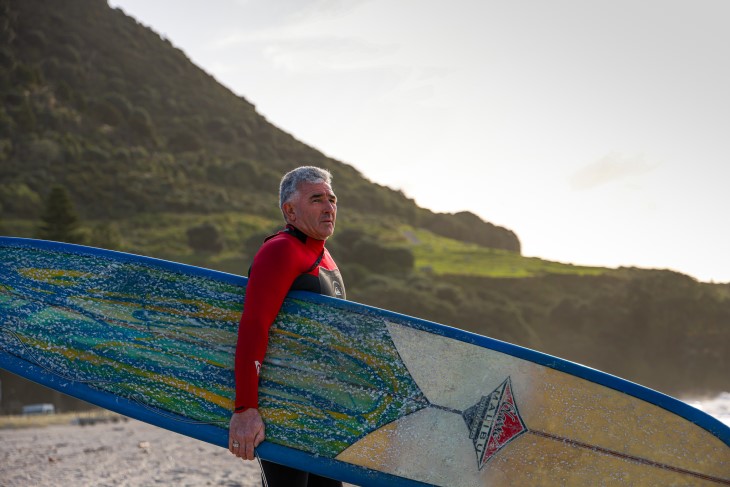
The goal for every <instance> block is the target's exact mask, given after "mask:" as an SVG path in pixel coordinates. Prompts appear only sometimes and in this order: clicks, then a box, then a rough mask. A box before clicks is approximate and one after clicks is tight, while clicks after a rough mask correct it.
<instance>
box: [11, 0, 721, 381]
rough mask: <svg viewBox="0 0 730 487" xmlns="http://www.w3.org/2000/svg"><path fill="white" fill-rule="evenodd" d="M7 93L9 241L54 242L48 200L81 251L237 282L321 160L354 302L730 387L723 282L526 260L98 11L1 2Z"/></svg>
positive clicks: (627, 369)
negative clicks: (295, 175) (286, 128)
mask: <svg viewBox="0 0 730 487" xmlns="http://www.w3.org/2000/svg"><path fill="white" fill-rule="evenodd" d="M0 97H1V98H2V100H3V103H2V107H1V108H0V210H1V211H2V213H1V215H2V217H1V218H0V230H1V231H2V233H4V234H10V235H17V236H39V235H53V234H48V233H41V218H42V217H43V215H46V216H45V218H46V219H49V218H50V219H54V218H57V217H53V216H48V215H53V214H54V211H56V212H57V211H58V208H55V207H53V205H51V208H50V209H49V208H46V205H47V203H48V199H49V195H51V190H52V188H54V187H56V188H57V191H56V193H57V194H61V195H63V194H64V193H65V194H66V195H68V197H69V199H70V201H71V204H72V209H71V210H69V211H75V212H76V216H77V217H78V222H79V228H78V229H77V230H78V231H77V233H76V234H75V235H76V236H78V238H79V239H81V240H82V241H84V242H85V243H88V244H91V245H98V246H103V247H107V248H116V249H120V250H125V251H131V252H135V253H140V254H144V255H151V256H156V257H162V258H166V259H171V260H176V261H181V262H186V263H190V264H195V265H202V266H206V267H212V268H216V269H220V270H225V271H228V272H234V273H238V274H240V273H244V272H245V270H246V269H247V268H248V264H249V261H250V259H251V256H252V254H253V252H255V249H256V248H257V246H258V245H259V244H260V242H261V239H262V238H263V236H264V235H266V234H267V233H269V232H271V231H272V230H273V229H274V228H276V227H277V226H279V225H280V221H281V217H280V214H279V211H278V209H277V208H276V193H277V188H278V180H279V178H280V176H281V175H282V174H283V173H284V172H285V171H287V170H289V169H291V168H293V167H296V166H298V165H301V164H302V163H307V164H314V165H319V166H322V167H326V168H328V169H330V170H331V171H332V173H333V175H334V186H335V190H336V191H337V193H338V197H339V199H340V217H339V219H338V229H337V232H336V234H335V237H334V238H333V239H332V240H331V242H330V244H329V246H330V249H331V251H332V253H333V255H334V256H335V258H336V259H337V260H338V262H339V263H340V264H341V267H342V269H343V274H344V276H345V279H346V281H347V286H348V296H349V297H351V298H352V299H354V300H356V301H360V302H364V303H367V304H371V305H374V306H378V307H382V308H387V309H393V310H395V311H400V312H404V313H408V314H412V315H415V316H419V317H423V318H426V319H431V320H434V321H438V322H441V323H446V324H450V325H453V326H458V327H461V328H465V329H468V330H472V331H476V332H478V333H481V334H485V335H489V336H492V337H495V338H499V339H503V340H507V341H510V342H513V343H517V344H520V345H524V346H528V347H531V348H536V349H539V350H542V351H545V352H548V353H552V354H555V355H559V356H562V357H565V358H568V359H572V360H576V361H579V362H582V363H585V364H587V365H590V366H593V367H596V368H598V369H601V370H605V371H608V372H612V373H616V374H618V375H621V376H623V377H626V378H629V379H632V380H635V381H637V382H640V383H642V384H646V385H649V386H651V387H655V388H657V389H660V390H662V391H665V392H669V393H673V394H679V393H704V392H717V391H720V390H728V388H729V387H730V383H728V380H727V377H726V374H725V373H724V371H726V370H728V369H730V286H728V285H712V284H705V283H699V282H696V281H695V280H693V279H691V278H689V277H687V276H683V275H681V274H677V273H674V272H669V271H658V270H640V269H605V268H599V267H582V266H573V265H570V264H562V263H556V262H549V261H545V260H541V259H538V258H527V257H523V256H521V255H520V242H519V239H518V238H517V236H516V235H515V233H514V232H512V231H511V230H508V229H505V228H501V227H498V226H495V225H492V224H490V223H488V222H484V221H482V220H481V219H479V218H478V217H477V216H475V215H474V214H471V213H468V212H462V213H457V214H454V215H451V214H439V213H434V212H431V211H429V210H427V209H424V208H420V207H418V206H417V205H416V204H415V203H414V202H413V201H412V200H411V199H409V198H407V197H406V196H405V195H403V194H402V193H401V192H399V191H396V190H393V189H390V188H387V187H384V186H381V185H377V184H374V183H372V182H370V181H368V180H367V179H366V178H365V177H364V176H363V175H362V174H361V173H359V172H358V171H357V170H356V169H355V168H354V167H352V166H351V165H348V164H345V163H342V162H340V161H336V160H333V159H331V158H328V157H326V156H324V155H323V154H322V153H321V152H319V151H318V150H316V149H314V148H312V147H309V146H307V145H306V144H304V143H302V142H300V141H298V140H296V139H295V138H294V137H292V136H291V135H289V134H287V133H285V132H283V131H282V130H280V129H278V128H277V127H276V126H275V125H273V124H272V123H271V122H269V121H267V120H266V119H264V118H263V117H262V116H261V115H260V114H258V113H257V112H256V109H255V106H254V105H253V104H252V103H250V102H249V101H247V100H246V99H244V98H242V97H239V96H236V95H235V94H233V93H232V92H231V91H230V90H228V89H226V88H225V87H223V86H222V85H220V84H219V83H218V82H217V81H216V80H215V79H214V78H212V77H211V76H210V75H208V74H207V73H205V72H204V71H202V70H201V69H199V68H198V67H196V66H195V65H194V64H192V63H191V62H190V60H189V59H188V58H187V57H186V56H185V54H184V53H183V52H182V51H180V50H179V49H176V48H175V47H174V46H173V45H172V44H171V43H170V42H169V41H168V40H165V39H163V38H161V37H160V36H159V35H158V34H156V33H154V32H153V31H151V30H150V29H148V28H146V27H144V26H142V25H140V24H139V23H138V22H137V21H135V20H134V19H133V18H131V17H128V16H126V15H125V14H124V13H123V12H121V11H120V10H116V9H112V8H110V7H109V6H108V4H107V3H106V2H105V1H102V0H67V1H64V2H57V1H51V0H46V1H42V0H0ZM313 116H316V114H315V115H313ZM354 162H356V161H354ZM414 177H417V174H416V175H414ZM46 223H47V222H46ZM46 227H47V228H48V225H46ZM58 238H59V239H66V240H68V238H67V236H66V237H64V235H61V236H60V237H58Z"/></svg>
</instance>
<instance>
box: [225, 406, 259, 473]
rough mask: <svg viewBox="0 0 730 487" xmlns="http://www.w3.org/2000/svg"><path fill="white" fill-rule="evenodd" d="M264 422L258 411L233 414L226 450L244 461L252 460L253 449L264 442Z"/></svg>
mask: <svg viewBox="0 0 730 487" xmlns="http://www.w3.org/2000/svg"><path fill="white" fill-rule="evenodd" d="M264 430H265V428H264V422H263V420H262V419H261V415H260V414H259V410H258V409H253V408H252V409H246V410H245V411H244V412H242V413H233V416H231V425H230V427H229V429H228V449H229V450H230V451H231V453H233V454H234V455H236V456H237V457H241V458H242V459H244V460H253V459H254V458H255V456H254V448H256V447H257V446H259V444H260V443H261V442H262V441H264V439H265V438H266V436H265V435H264Z"/></svg>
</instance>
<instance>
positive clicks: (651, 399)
mask: <svg viewBox="0 0 730 487" xmlns="http://www.w3.org/2000/svg"><path fill="white" fill-rule="evenodd" d="M0 246H12V247H28V248H34V249H43V250H49V251H57V252H67V253H74V254H78V255H87V256H99V257H104V258H110V259H114V260H117V261H121V262H129V263H136V264H143V265H146V266H150V267H154V268H158V269H163V270H167V271H171V272H175V273H179V274H183V275H188V276H196V277H201V278H206V279H212V280H215V281H219V282H223V283H227V284H232V285H236V286H245V285H246V282H247V279H246V278H245V277H242V276H238V275H234V274H229V273H225V272H220V271H215V270H211V269H205V268H201V267H195V266H190V265H187V264H181V263H177V262H171V261H167V260H162V259H156V258H153V257H146V256H140V255H135V254H130V253H125V252H118V251H112V250H106V249H99V248H94V247H86V246H82V245H76V244H66V243H59V242H51V241H44V240H36V239H25V238H19V237H0ZM289 297H291V298H294V299H297V300H301V301H305V302H309V303H316V304H324V305H327V306H330V307H333V308H338V309H342V310H346V311H351V312H355V313H360V314H365V315H377V316H379V317H382V318H385V319H388V320H390V321H393V322H395V323H399V324H404V325H406V326H409V327H412V328H415V329H419V330H423V331H426V332H430V333H433V334H436V335H440V336H444V337H448V338H451V339H454V340H459V341H462V342H465V343H470V344H473V345H477V346H480V347H484V348H488V349H491V350H495V351H498V352H501V353H504V354H507V355H511V356H513V357H516V358H520V359H524V360H527V361H530V362H533V363H536V364H539V365H542V366H546V367H549V368H552V369H555V370H558V371H561V372H565V373H567V374H570V375H573V376H576V377H580V378H583V379H585V380H588V381H590V382H593V383H596V384H600V385H603V386H605V387H609V388H611V389H614V390H617V391H620V392H622V393H625V394H628V395H630V396H633V397H636V398H639V399H641V400H644V401H646V402H648V403H650V404H654V405H656V406H658V407H661V408H663V409H665V410H667V411H670V412H672V413H674V414H676V415H678V416H680V417H682V418H685V419H686V420H688V421H690V422H692V423H694V424H696V425H697V426H699V427H701V428H703V429H705V430H707V431H708V432H710V433H711V434H713V435H715V436H716V437H718V438H719V439H720V440H721V441H723V442H724V443H725V444H726V445H728V446H730V427H728V426H727V425H725V424H724V423H722V422H721V421H719V420H718V419H716V418H714V417H712V416H710V415H708V414H707V413H705V412H703V411H700V410H699V409H696V408H694V407H692V406H690V405H689V404H687V403H685V402H682V401H680V400H678V399H676V398H673V397H671V396H668V395H666V394H663V393H660V392H658V391H655V390H652V389H649V388H647V387H644V386H641V385H639V384H636V383H633V382H630V381H628V380H625V379H622V378H619V377H616V376H613V375H610V374H607V373H604V372H601V371H599V370H596V369H592V368H590V367H587V366H584V365H581V364H577V363H574V362H570V361H568V360H565V359H561V358H558V357H554V356H551V355H548V354H545V353H542V352H538V351H535V350H531V349H528V348H525V347H521V346H518V345H514V344H510V343H507V342H503V341H500V340H496V339H493V338H489V337H486V336H482V335H478V334H475V333H471V332H468V331H464V330H460V329H457V328H453V327H449V326H446V325H442V324H438V323H434V322H431V321H427V320H423V319H420V318H415V317H411V316H407V315H403V314H400V313H396V312H393V311H388V310H383V309H379V308H375V307H372V306H368V305H364V304H360V303H356V302H352V301H343V300H340V299H335V298H330V297H327V296H321V295H317V294H313V293H307V292H301V291H294V292H291V293H290V294H289ZM0 367H2V368H5V369H7V370H9V371H10V372H13V373H16V374H19V375H22V376H24V377H28V378H30V379H31V380H34V381H36V382H39V383H41V384H43V385H46V386H49V387H51V388H54V389H57V390H60V391H62V392H67V393H69V394H71V395H73V396H76V397H79V398H80V399H83V400H86V401H88V402H91V403H93V404H97V405H99V406H101V407H104V408H106V409H110V410H112V411H116V412H119V413H121V414H124V415H127V416H130V417H134V418H136V419H140V420H142V421H145V422H148V423H150V424H153V425H156V426H160V427H163V428H166V429H170V430H172V431H176V432H179V433H181V434H185V435H187V436H191V437H194V438H197V439H200V440H202V441H206V442H209V443H212V444H216V445H219V446H221V447H224V448H227V445H228V432H227V429H225V428H222V427H216V426H212V425H208V424H196V423H193V424H191V423H190V421H189V420H187V419H186V418H182V417H176V416H174V415H171V414H169V413H163V412H161V411H158V410H155V409H154V408H151V407H150V406H145V405H142V404H138V403H135V402H134V401H131V400H129V399H125V398H120V397H117V396H114V395H111V394H109V393H104V392H100V391H98V390H95V389H93V388H91V387H89V386H88V385H86V384H83V383H79V382H73V381H69V380H68V379H64V378H61V377H58V376H56V375H54V374H52V373H50V372H48V371H46V370H44V369H43V368H42V367H39V366H37V365H35V364H32V363H29V362H27V361H25V360H21V359H18V358H16V357H14V356H12V355H10V354H7V353H4V352H2V351H0ZM259 453H260V455H261V456H262V457H263V458H267V459H269V460H271V461H274V462H276V461H277V460H279V461H283V460H284V459H286V463H287V464H289V465H292V466H293V467H295V468H303V469H305V470H309V471H312V472H314V473H318V474H322V475H330V476H337V477H338V478H341V479H342V480H344V481H346V482H351V483H355V484H359V485H363V486H369V485H394V486H397V487H399V486H404V487H416V486H423V485H427V484H424V483H422V482H417V481H414V480H408V479H403V478H400V477H395V476H392V475H389V474H385V473H382V472H378V471H375V470H370V469H367V468H363V467H359V466H355V465H351V464H347V463H344V462H339V461H335V460H331V459H327V458H322V457H316V456H313V455H311V454H309V453H306V452H302V451H299V450H296V449H292V448H288V447H285V446H281V445H276V444H272V443H270V442H265V443H264V444H262V445H261V446H260V447H259Z"/></svg>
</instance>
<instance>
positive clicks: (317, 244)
mask: <svg viewBox="0 0 730 487" xmlns="http://www.w3.org/2000/svg"><path fill="white" fill-rule="evenodd" d="M283 233H288V234H289V235H291V236H292V237H296V238H297V240H299V241H300V242H302V243H303V244H304V245H306V246H307V247H311V248H314V249H317V250H321V249H322V248H324V240H317V239H315V238H312V237H309V236H307V234H306V233H304V232H302V231H301V230H299V229H298V228H297V227H295V226H294V225H292V224H290V223H287V225H286V228H285V229H284V230H283Z"/></svg>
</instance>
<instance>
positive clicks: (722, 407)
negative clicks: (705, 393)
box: [683, 392, 730, 426]
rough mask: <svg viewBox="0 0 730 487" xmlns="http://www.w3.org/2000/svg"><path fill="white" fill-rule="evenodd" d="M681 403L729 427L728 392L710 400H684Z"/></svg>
mask: <svg viewBox="0 0 730 487" xmlns="http://www.w3.org/2000/svg"><path fill="white" fill-rule="evenodd" d="M683 401H684V402H686V403H687V404H689V405H690V406H694V407H696V408H697V409H699V410H701V411H704V412H706V413H707V414H709V415H710V416H714V417H715V418H717V419H719V420H720V421H722V422H723V423H725V424H726V425H728V426H730V392H723V393H721V394H719V395H718V396H716V397H712V398H702V399H691V398H684V399H683Z"/></svg>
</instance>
